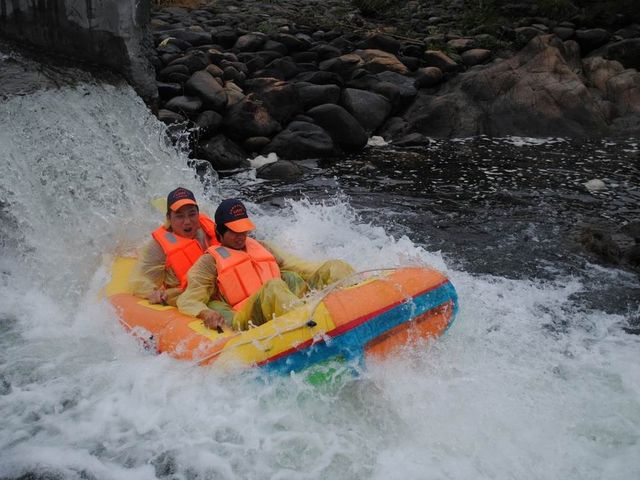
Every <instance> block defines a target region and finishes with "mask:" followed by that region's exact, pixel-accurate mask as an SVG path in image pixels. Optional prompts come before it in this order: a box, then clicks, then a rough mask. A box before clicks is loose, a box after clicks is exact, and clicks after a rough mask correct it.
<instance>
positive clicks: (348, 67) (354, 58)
mask: <svg viewBox="0 0 640 480" xmlns="http://www.w3.org/2000/svg"><path fill="white" fill-rule="evenodd" d="M363 65H364V60H362V58H361V57H360V56H359V55H356V54H355V53H349V54H347V55H341V56H339V57H336V58H331V59H329V60H325V61H323V62H320V65H319V68H320V70H322V71H326V72H331V73H335V74H337V75H339V76H340V77H342V78H344V79H349V78H350V77H351V74H352V73H353V71H354V70H356V69H357V68H360V67H362V66H363ZM312 83H313V82H312Z"/></svg>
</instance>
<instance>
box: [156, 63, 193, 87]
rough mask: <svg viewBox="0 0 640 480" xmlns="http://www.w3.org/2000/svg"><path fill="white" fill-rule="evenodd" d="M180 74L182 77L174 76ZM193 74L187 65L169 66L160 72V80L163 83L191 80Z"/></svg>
mask: <svg viewBox="0 0 640 480" xmlns="http://www.w3.org/2000/svg"><path fill="white" fill-rule="evenodd" d="M176 73H178V74H180V75H181V76H180V77H175V76H174V74H176ZM189 75H191V72H190V71H189V67H187V66H186V65H169V66H168V67H165V68H163V69H162V70H160V71H159V72H158V79H160V80H162V81H163V82H171V79H173V78H185V77H186V78H189ZM176 83H177V82H176Z"/></svg>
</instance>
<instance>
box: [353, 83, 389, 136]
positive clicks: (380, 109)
mask: <svg viewBox="0 0 640 480" xmlns="http://www.w3.org/2000/svg"><path fill="white" fill-rule="evenodd" d="M341 104H342V106H343V107H344V108H345V109H346V110H347V111H348V112H349V113H350V114H351V115H353V117H354V118H355V119H356V120H357V121H358V123H359V124H360V125H362V127H363V128H364V130H365V131H366V132H367V133H368V134H371V133H372V132H374V131H375V130H376V129H377V128H378V127H379V126H380V125H382V124H383V123H384V121H385V120H386V119H387V117H388V116H389V114H390V113H391V103H390V102H389V101H388V100H387V99H386V98H385V97H383V96H382V95H378V94H377V93H373V92H368V91H366V90H358V89H355V88H345V89H344V91H343V92H342V101H341Z"/></svg>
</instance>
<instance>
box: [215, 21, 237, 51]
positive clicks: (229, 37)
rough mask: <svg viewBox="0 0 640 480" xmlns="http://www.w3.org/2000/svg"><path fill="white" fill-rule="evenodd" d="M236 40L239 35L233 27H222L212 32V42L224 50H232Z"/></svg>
mask: <svg viewBox="0 0 640 480" xmlns="http://www.w3.org/2000/svg"><path fill="white" fill-rule="evenodd" d="M236 40H238V33H237V32H236V31H235V29H233V28H231V27H227V26H221V27H215V28H213V29H212V30H211V41H212V42H213V43H215V44H217V45H220V46H221V47H222V48H232V47H233V45H234V44H235V43H236Z"/></svg>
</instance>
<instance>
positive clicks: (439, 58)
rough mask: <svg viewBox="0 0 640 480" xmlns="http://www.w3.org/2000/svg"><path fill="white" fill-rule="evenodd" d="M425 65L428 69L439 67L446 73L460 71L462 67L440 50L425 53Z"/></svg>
mask: <svg viewBox="0 0 640 480" xmlns="http://www.w3.org/2000/svg"><path fill="white" fill-rule="evenodd" d="M424 63H425V65H426V66H427V67H438V68H439V69H440V70H441V71H442V72H444V73H453V72H457V71H458V70H460V65H458V64H457V63H456V62H454V61H453V60H452V59H451V57H449V56H448V55H446V54H445V53H443V52H441V51H440V50H427V51H426V52H425V53H424Z"/></svg>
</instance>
